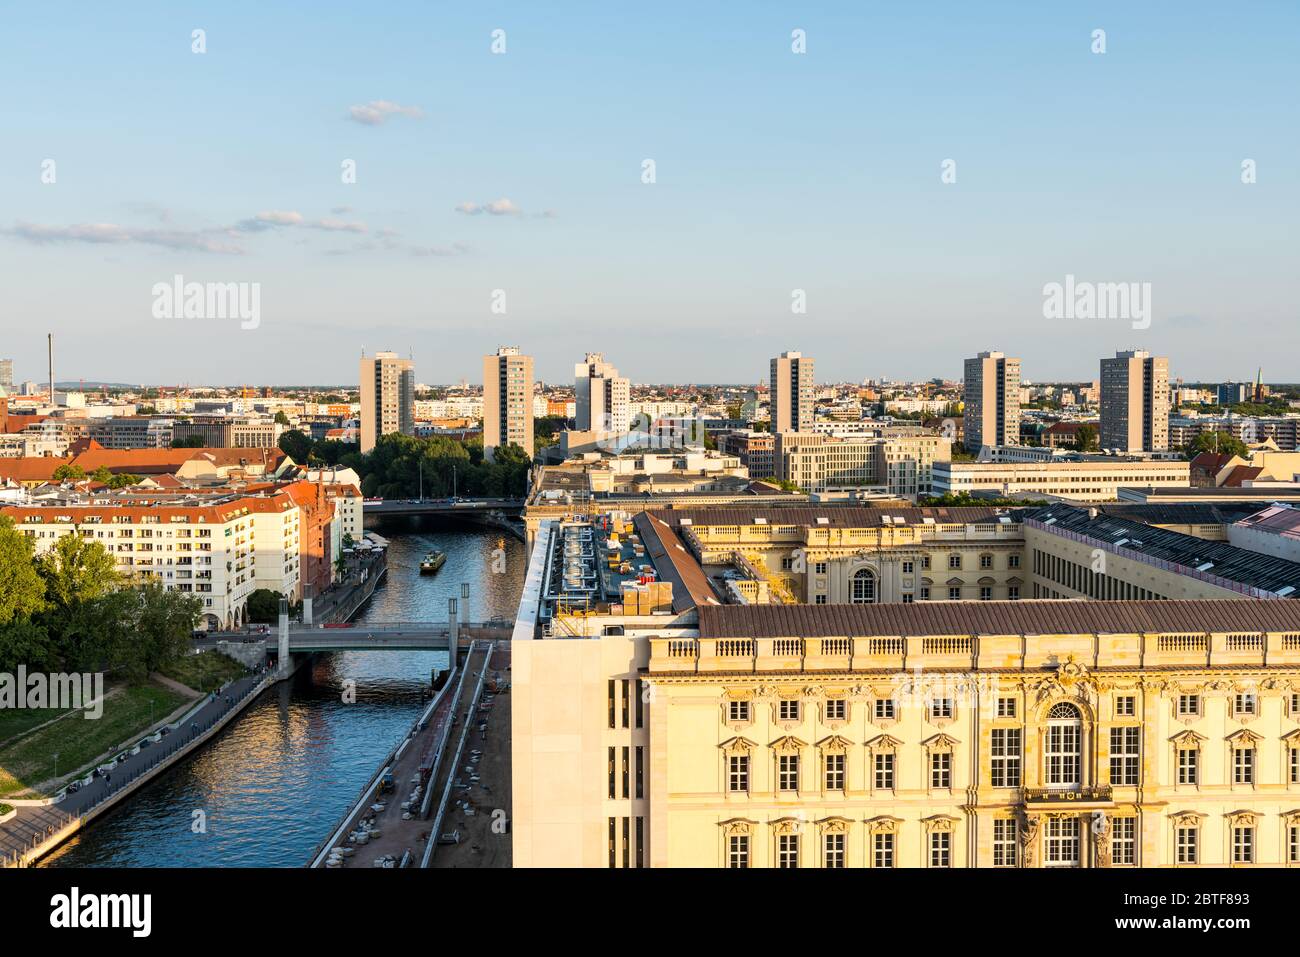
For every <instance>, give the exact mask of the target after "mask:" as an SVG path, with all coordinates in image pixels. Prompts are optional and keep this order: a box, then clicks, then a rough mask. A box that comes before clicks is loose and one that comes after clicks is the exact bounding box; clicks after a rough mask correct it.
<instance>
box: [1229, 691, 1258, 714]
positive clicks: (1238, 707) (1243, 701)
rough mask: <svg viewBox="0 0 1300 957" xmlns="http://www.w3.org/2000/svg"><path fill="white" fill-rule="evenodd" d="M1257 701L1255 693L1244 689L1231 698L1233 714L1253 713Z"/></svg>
mask: <svg viewBox="0 0 1300 957" xmlns="http://www.w3.org/2000/svg"><path fill="white" fill-rule="evenodd" d="M1257 706H1258V703H1257V702H1256V700H1255V694H1254V692H1251V691H1244V692H1242V693H1240V694H1238V695H1237V696H1236V697H1235V698H1234V699H1233V705H1232V713H1233V714H1255V713H1256V711H1255V709H1256V707H1257Z"/></svg>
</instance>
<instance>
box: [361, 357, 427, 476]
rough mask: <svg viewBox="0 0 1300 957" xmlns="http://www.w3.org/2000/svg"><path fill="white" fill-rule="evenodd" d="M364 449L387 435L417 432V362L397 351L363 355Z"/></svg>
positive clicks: (362, 435)
mask: <svg viewBox="0 0 1300 957" xmlns="http://www.w3.org/2000/svg"><path fill="white" fill-rule="evenodd" d="M358 382H359V383H360V386H361V451H362V452H369V451H370V450H371V449H373V448H374V447H375V443H376V442H378V441H379V440H380V439H381V438H383V437H384V436H385V435H391V434H393V433H394V432H397V433H400V434H402V435H414V434H415V414H414V408H415V363H414V362H413V361H412V360H410V359H399V358H398V356H397V353H396V352H377V353H375V355H374V357H373V358H367V357H366V356H362V357H361V369H360V373H359V375H358Z"/></svg>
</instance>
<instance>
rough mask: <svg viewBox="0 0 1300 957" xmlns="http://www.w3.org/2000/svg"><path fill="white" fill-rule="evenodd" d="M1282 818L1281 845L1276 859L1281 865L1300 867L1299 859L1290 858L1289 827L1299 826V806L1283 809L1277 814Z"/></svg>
mask: <svg viewBox="0 0 1300 957" xmlns="http://www.w3.org/2000/svg"><path fill="white" fill-rule="evenodd" d="M1278 817H1280V818H1281V819H1282V828H1281V830H1282V835H1281V837H1282V847H1281V849H1280V850H1279V851H1278V858H1277V859H1278V860H1279V861H1281V862H1282V866H1283V867H1300V860H1294V861H1293V860H1292V859H1291V834H1290V831H1291V828H1293V827H1294V828H1300V808H1295V809H1294V810H1291V811H1283V812H1282V813H1281V814H1279V815H1278Z"/></svg>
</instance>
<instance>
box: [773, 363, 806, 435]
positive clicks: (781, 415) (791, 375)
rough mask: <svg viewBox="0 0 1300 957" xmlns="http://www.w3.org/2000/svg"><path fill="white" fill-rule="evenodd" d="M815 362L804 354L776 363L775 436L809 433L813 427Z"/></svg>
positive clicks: (774, 365) (774, 373)
mask: <svg viewBox="0 0 1300 957" xmlns="http://www.w3.org/2000/svg"><path fill="white" fill-rule="evenodd" d="M816 385H817V383H816V379H815V377H814V374H813V360H812V357H811V356H805V355H804V354H803V353H802V352H783V353H781V354H780V355H779V356H777V357H776V358H775V359H773V360H772V385H771V390H772V391H771V392H770V393H769V396H768V399H769V402H770V403H771V418H772V421H771V424H770V426H769V428H770V429H771V431H772V433H773V434H774V435H779V434H781V433H782V432H809V431H811V430H812V424H813V393H814V392H815V391H816Z"/></svg>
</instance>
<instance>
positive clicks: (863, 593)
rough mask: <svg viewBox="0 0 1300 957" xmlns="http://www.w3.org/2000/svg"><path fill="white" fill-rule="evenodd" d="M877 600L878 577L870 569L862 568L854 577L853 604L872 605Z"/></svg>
mask: <svg viewBox="0 0 1300 957" xmlns="http://www.w3.org/2000/svg"><path fill="white" fill-rule="evenodd" d="M875 600H876V576H875V575H873V574H872V573H871V569H869V568H860V569H858V570H857V572H855V573H854V575H853V604H855V605H870V604H872V603H874V602H875Z"/></svg>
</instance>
